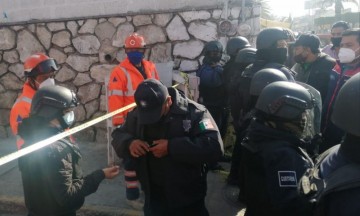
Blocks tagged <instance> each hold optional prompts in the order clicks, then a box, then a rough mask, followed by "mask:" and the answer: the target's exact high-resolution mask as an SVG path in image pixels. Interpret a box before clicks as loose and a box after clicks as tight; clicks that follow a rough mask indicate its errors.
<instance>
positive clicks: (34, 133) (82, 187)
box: [19, 119, 105, 216]
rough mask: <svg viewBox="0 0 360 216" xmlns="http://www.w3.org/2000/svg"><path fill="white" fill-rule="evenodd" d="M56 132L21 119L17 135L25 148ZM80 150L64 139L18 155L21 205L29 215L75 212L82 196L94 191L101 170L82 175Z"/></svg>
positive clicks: (73, 213)
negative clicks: (20, 178)
mask: <svg viewBox="0 0 360 216" xmlns="http://www.w3.org/2000/svg"><path fill="white" fill-rule="evenodd" d="M57 133H59V130H58V129H56V128H50V127H48V126H41V124H40V125H39V124H36V123H35V122H33V123H31V122H30V121H29V119H24V120H23V123H22V124H21V125H20V126H19V135H20V136H21V137H23V138H24V140H25V144H24V145H23V147H22V148H25V147H27V146H29V145H31V144H34V143H35V142H37V141H40V140H43V139H45V138H48V137H50V136H53V135H55V134H57ZM80 161H81V154H80V151H79V149H78V147H77V145H74V144H71V143H70V142H69V141H67V140H65V139H61V140H59V141H56V142H54V143H52V144H50V145H49V146H46V147H44V148H42V149H40V150H37V151H35V152H32V153H30V154H28V155H26V156H23V157H21V158H20V159H19V167H20V171H21V175H22V181H23V188H24V196H25V205H26V208H27V209H28V212H29V215H31V216H38V215H39V216H40V215H41V216H55V215H56V216H60V215H67V216H68V215H75V214H76V210H77V209H79V208H80V207H81V206H82V205H83V203H84V199H85V196H87V195H89V194H91V193H94V192H95V191H96V190H97V188H98V186H99V184H100V182H101V181H102V180H103V179H104V178H105V175H104V172H103V171H102V170H97V171H95V172H93V173H91V174H90V175H87V176H86V177H84V176H83V172H82V170H81V167H80V164H79V163H80Z"/></svg>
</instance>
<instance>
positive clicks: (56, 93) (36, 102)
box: [30, 86, 78, 129]
mask: <svg viewBox="0 0 360 216" xmlns="http://www.w3.org/2000/svg"><path fill="white" fill-rule="evenodd" d="M77 105H78V99H77V97H76V95H75V93H74V92H73V91H71V90H70V89H67V88H65V87H62V86H45V87H43V88H41V89H39V90H38V91H37V92H36V93H35V95H34V97H33V99H32V102H31V109H30V115H31V116H37V117H41V118H43V119H44V120H46V121H51V120H53V119H55V118H56V119H58V120H59V122H60V124H61V126H62V127H63V128H64V129H65V128H68V127H69V125H67V124H66V122H65V121H64V119H63V115H64V111H66V110H68V109H70V108H73V107H76V106H77Z"/></svg>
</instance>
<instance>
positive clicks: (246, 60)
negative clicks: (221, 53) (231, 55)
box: [235, 47, 256, 65]
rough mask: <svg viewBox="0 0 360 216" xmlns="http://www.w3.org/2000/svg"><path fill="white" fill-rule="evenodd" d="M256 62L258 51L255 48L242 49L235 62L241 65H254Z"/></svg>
mask: <svg viewBox="0 0 360 216" xmlns="http://www.w3.org/2000/svg"><path fill="white" fill-rule="evenodd" d="M255 60H256V49H255V48H251V47H248V48H244V49H241V50H240V51H239V52H238V53H237V55H236V58H235V62H236V63H240V64H247V65H249V64H252V63H254V62H255Z"/></svg>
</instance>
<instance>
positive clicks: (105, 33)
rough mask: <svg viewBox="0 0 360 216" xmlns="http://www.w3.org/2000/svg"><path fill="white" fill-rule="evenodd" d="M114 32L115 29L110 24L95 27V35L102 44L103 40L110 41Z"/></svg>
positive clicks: (105, 23)
mask: <svg viewBox="0 0 360 216" xmlns="http://www.w3.org/2000/svg"><path fill="white" fill-rule="evenodd" d="M115 32H116V28H115V27H114V25H113V24H112V23H110V22H103V23H100V24H98V25H97V26H96V27H95V35H96V36H97V38H98V39H99V41H100V42H102V41H103V40H105V39H111V38H113V36H114V33H115Z"/></svg>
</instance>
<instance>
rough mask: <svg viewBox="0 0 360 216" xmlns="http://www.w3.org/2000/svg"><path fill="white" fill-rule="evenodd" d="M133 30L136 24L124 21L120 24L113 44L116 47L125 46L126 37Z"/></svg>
mask: <svg viewBox="0 0 360 216" xmlns="http://www.w3.org/2000/svg"><path fill="white" fill-rule="evenodd" d="M133 32H134V26H132V25H131V24H130V23H124V24H121V25H119V27H118V28H117V31H116V33H115V35H114V37H113V40H112V45H113V46H115V47H123V46H124V44H125V38H126V37H127V36H129V35H130V34H131V33H133Z"/></svg>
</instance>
